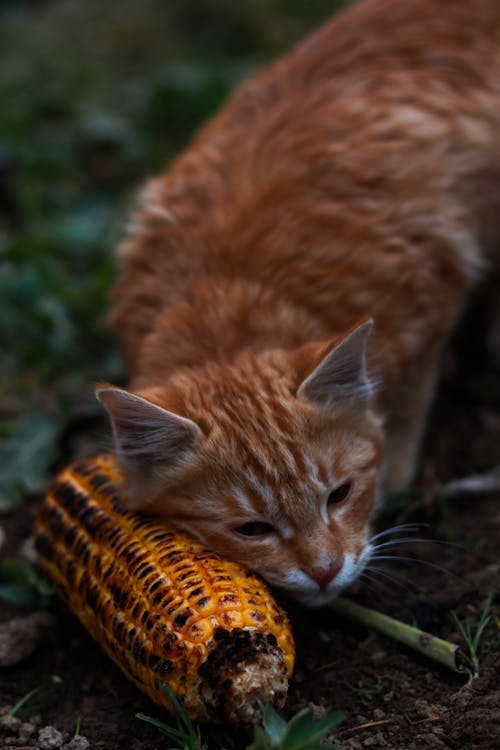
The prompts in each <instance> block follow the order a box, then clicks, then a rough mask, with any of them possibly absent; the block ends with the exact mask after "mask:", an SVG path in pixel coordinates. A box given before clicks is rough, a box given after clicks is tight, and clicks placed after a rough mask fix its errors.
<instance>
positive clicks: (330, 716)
mask: <svg viewBox="0 0 500 750" xmlns="http://www.w3.org/2000/svg"><path fill="white" fill-rule="evenodd" d="M343 718H344V714H343V713H342V712H341V711H333V712H327V713H325V714H324V716H322V717H321V718H320V719H314V718H313V716H312V714H311V712H310V710H309V709H307V708H305V709H303V710H302V711H299V713H298V714H296V715H295V716H294V717H293V719H292V720H291V721H290V722H289V724H288V728H287V732H286V735H285V737H284V738H283V743H282V750H306V749H309V748H310V747H311V746H312V745H314V744H315V743H316V742H318V740H320V739H321V738H322V737H324V736H325V734H326V733H327V732H329V731H330V730H331V729H333V727H335V726H337V725H338V724H340V722H341V721H342V720H343Z"/></svg>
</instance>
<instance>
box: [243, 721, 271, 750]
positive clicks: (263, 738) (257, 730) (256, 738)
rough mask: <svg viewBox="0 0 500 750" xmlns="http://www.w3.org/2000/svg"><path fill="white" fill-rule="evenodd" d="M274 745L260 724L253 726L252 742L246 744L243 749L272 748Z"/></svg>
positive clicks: (268, 749) (262, 749) (260, 749)
mask: <svg viewBox="0 0 500 750" xmlns="http://www.w3.org/2000/svg"><path fill="white" fill-rule="evenodd" d="M273 747H277V746H276V745H274V746H273V745H271V742H270V740H269V737H268V735H267V734H266V732H265V731H264V730H263V729H262V727H260V726H258V725H257V726H254V728H253V742H252V744H251V745H247V747H246V749H245V750H273Z"/></svg>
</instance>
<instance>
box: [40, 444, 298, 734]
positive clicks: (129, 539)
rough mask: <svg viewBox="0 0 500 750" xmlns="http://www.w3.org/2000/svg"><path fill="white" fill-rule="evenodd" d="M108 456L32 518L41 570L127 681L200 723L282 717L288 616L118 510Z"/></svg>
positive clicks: (235, 570)
mask: <svg viewBox="0 0 500 750" xmlns="http://www.w3.org/2000/svg"><path fill="white" fill-rule="evenodd" d="M120 483H121V477H120V473H119V470H118V468H117V465H116V462H115V460H114V458H113V457H112V456H108V455H101V456H98V457H97V458H95V459H89V460H87V461H79V462H77V463H75V464H73V465H72V466H70V467H68V468H67V469H66V470H64V471H63V472H62V473H61V474H60V475H59V476H58V477H57V478H56V480H55V481H54V482H53V483H52V485H51V487H50V488H49V492H48V494H47V497H46V499H45V501H44V503H43V506H42V508H41V510H40V513H39V515H38V518H37V522H36V527H35V541H36V548H37V553H38V557H39V560H40V563H41V565H42V567H43V568H44V569H45V570H46V571H47V573H48V574H49V575H50V576H51V578H52V579H53V580H54V582H55V583H56V585H57V587H58V589H59V591H60V593H61V595H62V597H63V599H64V600H65V601H66V603H67V604H68V605H69V606H70V608H71V609H72V610H73V612H74V613H75V614H76V616H77V617H78V618H79V619H80V620H81V622H82V623H83V624H84V626H85V627H86V628H87V630H88V631H89V632H90V634H91V635H92V636H93V637H94V638H95V639H96V640H97V641H98V642H99V643H100V644H101V646H102V647H103V648H104V650H105V651H106V653H107V654H108V655H109V656H110V657H111V658H112V659H113V660H114V661H115V662H116V664H117V665H118V666H119V667H120V668H121V670H122V671H123V672H124V674H125V675H126V676H127V677H128V678H129V679H130V680H131V681H132V682H133V683H135V685H137V687H139V689H141V690H142V691H143V692H145V693H146V694H147V695H149V696H150V698H152V699H153V700H154V701H155V702H156V703H159V704H160V705H163V706H165V707H166V708H167V709H169V708H170V704H169V702H168V699H167V696H166V694H165V691H164V690H163V688H162V684H163V683H166V684H168V685H169V687H170V688H171V690H172V691H173V693H174V694H175V695H176V697H177V698H178V699H179V700H180V702H181V703H182V704H183V705H184V708H185V710H186V712H187V713H188V715H189V716H190V718H192V719H194V720H197V721H228V722H252V721H254V720H255V719H256V718H258V716H259V701H262V702H267V701H271V702H273V703H274V705H276V706H277V707H281V706H282V705H283V703H284V701H285V698H286V692H287V688H288V678H289V676H290V675H291V672H292V669H293V660H294V646H293V640H292V636H291V632H290V628H289V624H288V620H287V618H286V615H285V614H284V612H283V611H282V610H280V609H279V607H278V606H277V604H276V603H275V602H274V600H273V599H272V597H271V595H270V593H269V592H268V590H267V588H266V587H265V585H264V584H263V583H262V582H261V581H260V580H259V579H258V578H256V577H255V576H254V575H253V574H251V573H249V572H247V571H245V570H243V569H242V568H240V567H239V566H238V565H236V564H234V563H230V562H226V561H224V560H222V559H221V558H220V557H219V556H218V555H216V554H214V553H213V552H210V551H208V550H207V549H205V548H204V547H203V546H202V545H201V544H200V543H198V542H197V541H195V540H193V539H191V538H190V537H189V536H187V535H186V534H184V533H181V532H178V531H174V530H173V529H172V528H169V527H166V526H165V524H164V523H159V522H158V521H154V520H151V519H149V518H146V517H144V516H140V515H138V514H135V513H131V512H129V511H126V510H125V509H124V508H123V506H122V505H121V503H120V489H119V486H120Z"/></svg>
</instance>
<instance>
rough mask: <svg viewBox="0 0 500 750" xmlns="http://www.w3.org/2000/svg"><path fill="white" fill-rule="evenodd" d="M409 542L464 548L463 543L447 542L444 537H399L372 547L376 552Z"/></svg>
mask: <svg viewBox="0 0 500 750" xmlns="http://www.w3.org/2000/svg"><path fill="white" fill-rule="evenodd" d="M408 542H418V543H419V544H446V545H447V546H450V547H459V548H462V549H463V545H461V544H456V543H455V542H447V541H446V540H444V539H425V538H422V537H413V536H408V537H399V538H398V539H391V540H389V541H387V542H383V543H382V544H376V545H375V546H374V547H372V551H373V552H375V551H377V550H379V549H384V548H386V547H394V546H395V545H396V544H407V543H408Z"/></svg>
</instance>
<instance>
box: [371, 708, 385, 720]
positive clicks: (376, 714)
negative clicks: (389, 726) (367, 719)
mask: <svg viewBox="0 0 500 750" xmlns="http://www.w3.org/2000/svg"><path fill="white" fill-rule="evenodd" d="M373 718H374V719H375V721H381V720H382V719H385V711H382V709H381V708H375V709H374V711H373Z"/></svg>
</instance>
